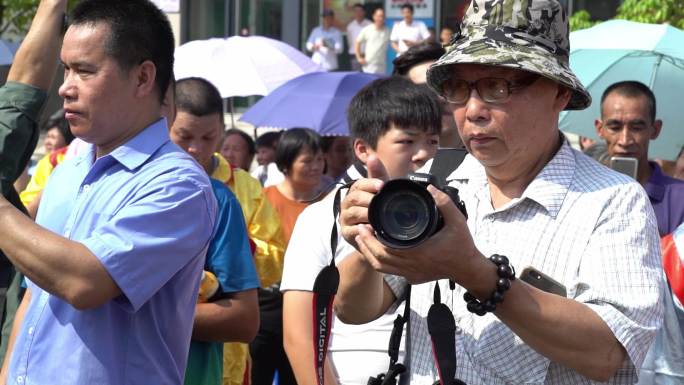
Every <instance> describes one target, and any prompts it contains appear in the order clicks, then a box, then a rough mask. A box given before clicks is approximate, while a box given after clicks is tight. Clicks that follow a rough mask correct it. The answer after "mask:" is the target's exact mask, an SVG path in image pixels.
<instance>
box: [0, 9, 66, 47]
mask: <svg viewBox="0 0 684 385" xmlns="http://www.w3.org/2000/svg"><path fill="white" fill-rule="evenodd" d="M77 2H78V0H69V3H68V5H69V9H71V8H73V7H74V5H76V3H77ZM39 3H40V0H0V37H2V38H7V37H13V38H14V39H15V40H16V39H21V38H23V36H24V35H26V32H28V29H29V27H30V26H31V20H33V16H34V15H35V14H36V9H38V4H39Z"/></svg>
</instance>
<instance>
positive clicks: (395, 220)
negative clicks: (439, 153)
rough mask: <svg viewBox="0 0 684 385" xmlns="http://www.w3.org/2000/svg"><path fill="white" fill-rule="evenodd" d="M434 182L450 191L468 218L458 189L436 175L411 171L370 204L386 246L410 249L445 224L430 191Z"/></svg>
mask: <svg viewBox="0 0 684 385" xmlns="http://www.w3.org/2000/svg"><path fill="white" fill-rule="evenodd" d="M428 185H433V186H435V187H436V188H438V189H439V190H441V191H443V192H444V193H446V194H447V195H448V196H449V197H450V198H451V200H452V202H454V204H455V205H456V207H458V209H459V210H460V211H461V213H463V215H464V216H465V217H466V218H467V217H468V214H467V213H466V208H465V204H464V203H463V202H462V201H461V198H460V197H459V195H458V189H456V188H454V187H449V186H447V185H446V183H445V182H442V181H441V180H439V178H437V177H436V176H435V175H433V174H423V173H411V174H409V175H407V176H406V177H405V178H401V179H393V180H390V181H388V182H386V183H385V185H384V186H383V187H382V189H381V190H380V191H379V192H378V193H377V194H376V195H375V196H374V197H373V199H372V200H371V202H370V206H369V207H368V221H369V222H370V224H371V226H373V230H375V235H376V237H377V238H378V240H379V241H380V242H382V243H383V244H384V245H385V246H388V247H391V248H393V249H408V248H412V247H415V246H418V245H419V244H421V243H422V242H423V241H425V240H426V239H428V238H430V237H431V236H432V235H433V234H435V233H436V232H438V231H439V230H440V229H441V228H442V227H443V226H444V218H443V217H442V214H441V213H440V212H439V209H438V208H437V205H436V203H435V200H434V198H432V195H431V194H430V192H429V191H428V190H427V186H428Z"/></svg>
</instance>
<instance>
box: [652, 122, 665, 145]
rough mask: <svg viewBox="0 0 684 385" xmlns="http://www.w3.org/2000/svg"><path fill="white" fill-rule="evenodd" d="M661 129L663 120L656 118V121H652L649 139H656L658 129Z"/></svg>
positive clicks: (658, 132) (658, 133)
mask: <svg viewBox="0 0 684 385" xmlns="http://www.w3.org/2000/svg"><path fill="white" fill-rule="evenodd" d="M662 129H663V121H662V120H660V119H656V121H655V122H653V132H652V133H651V140H656V139H658V135H660V131H661V130H662Z"/></svg>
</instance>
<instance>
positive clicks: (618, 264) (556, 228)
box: [386, 142, 663, 385]
mask: <svg viewBox="0 0 684 385" xmlns="http://www.w3.org/2000/svg"><path fill="white" fill-rule="evenodd" d="M448 182H449V184H450V185H451V186H453V187H457V188H458V189H459V190H460V191H459V192H460V196H461V198H462V199H463V201H464V202H465V203H466V207H467V210H468V227H469V228H470V231H471V234H472V236H473V239H474V241H475V245H476V246H477V248H478V249H479V250H480V252H482V254H484V255H486V256H488V255H491V254H495V253H496V254H502V255H506V256H508V258H509V259H510V260H511V264H512V265H513V266H515V267H517V268H518V271H522V270H523V268H525V267H527V266H532V267H534V268H536V269H537V270H539V271H542V272H543V273H545V274H547V275H548V276H550V277H551V278H553V279H555V280H556V281H558V282H560V283H562V284H563V285H564V286H565V287H566V288H567V296H568V297H569V298H573V299H574V300H576V301H578V302H581V303H584V304H586V305H587V306H589V307H590V308H591V309H592V310H594V311H595V312H596V313H597V314H598V315H599V317H601V319H603V320H604V321H605V323H606V324H607V325H608V326H609V327H610V329H611V330H612V331H613V333H614V335H615V337H616V338H617V339H618V340H619V341H620V343H621V344H622V345H623V346H624V347H625V349H626V351H627V353H628V359H626V360H625V362H624V363H623V365H622V367H621V368H620V369H619V370H618V372H617V374H616V375H615V376H614V377H613V378H612V379H611V380H610V381H609V382H607V383H608V384H633V383H634V382H636V373H637V371H636V369H635V367H637V368H638V367H640V366H641V363H642V361H643V359H644V356H645V354H646V352H647V350H648V348H649V345H650V344H651V342H652V340H653V337H654V335H655V330H656V329H657V328H658V327H659V325H660V322H661V321H660V320H661V318H662V314H663V309H662V304H661V301H660V295H661V288H662V277H661V276H662V269H661V268H660V264H659V262H660V249H659V238H658V228H657V224H656V219H655V216H654V213H653V209H652V208H651V205H650V204H649V200H648V196H647V195H646V193H645V192H644V190H643V188H642V187H641V186H640V185H639V184H637V183H636V182H635V181H633V180H631V179H629V178H627V177H625V176H622V175H621V174H618V173H616V172H613V171H612V170H610V169H608V168H607V167H604V166H602V165H600V164H599V163H597V162H595V161H594V160H592V159H590V158H588V157H586V156H585V155H583V154H581V153H579V152H577V151H575V150H573V149H572V148H570V146H569V144H568V143H567V142H565V143H564V144H563V145H562V146H561V148H560V149H559V151H558V152H557V154H556V155H555V156H554V158H553V159H552V160H551V161H550V162H549V163H548V164H547V165H546V166H545V167H544V169H543V170H542V171H541V172H540V173H539V175H537V177H536V178H535V179H534V180H533V181H532V182H531V183H530V185H529V186H528V187H527V188H526V189H525V191H524V192H523V194H522V196H521V197H520V198H516V199H513V200H512V201H511V202H509V203H508V204H506V205H505V206H503V207H501V208H499V209H494V208H493V207H492V204H491V197H490V193H489V187H488V182H487V178H486V175H485V171H484V167H483V166H481V165H480V163H479V162H477V160H476V159H475V158H473V157H471V156H468V157H467V158H466V160H465V161H464V163H463V164H462V166H461V167H459V168H458V169H457V170H456V171H454V172H453V173H452V174H451V175H450V177H449V178H448ZM386 281H387V282H388V284H389V286H390V287H391V288H392V290H393V291H394V293H395V294H396V295H397V297H398V298H401V297H402V293H404V290H405V287H406V283H405V281H404V280H403V279H401V278H398V277H393V276H387V277H386ZM434 284H435V283H434V282H432V283H425V284H421V285H415V286H413V288H412V292H411V309H412V312H411V325H410V334H409V335H410V341H409V347H408V350H409V352H410V353H409V355H410V359H409V368H410V369H409V376H410V383H411V384H412V385H415V384H418V385H420V384H426V385H427V384H430V385H431V384H432V383H433V382H434V381H435V380H436V379H438V374H437V368H436V367H435V365H434V360H433V356H432V346H431V344H430V338H429V334H428V330H427V322H426V319H427V313H428V309H429V308H430V305H431V304H432V293H433V289H434ZM439 284H440V288H441V291H442V293H443V295H442V298H444V303H445V304H447V306H449V307H450V308H451V309H452V312H453V314H454V318H455V319H456V325H457V336H456V351H457V377H458V378H459V379H461V380H463V381H465V382H466V383H467V384H468V385H497V384H522V383H525V384H573V385H575V384H591V383H592V381H590V380H588V379H587V378H585V377H583V376H581V375H580V374H579V373H577V372H576V371H574V370H572V369H569V368H566V367H564V366H562V365H560V364H557V363H554V362H551V361H550V360H549V359H547V358H545V357H543V356H542V355H540V354H539V353H537V352H536V351H535V350H533V349H532V348H531V347H529V346H528V345H526V344H525V343H524V342H523V341H522V340H521V339H520V338H519V337H518V336H516V335H515V334H514V333H513V332H512V331H511V330H510V329H509V328H508V327H507V326H506V325H505V324H504V323H502V322H501V321H500V320H499V319H498V318H497V317H496V316H494V315H493V314H491V313H489V314H487V315H485V316H484V317H478V316H475V315H473V314H471V313H469V312H468V310H467V309H466V306H465V302H464V301H463V299H462V298H463V293H464V289H463V288H461V287H459V286H457V287H456V290H454V291H453V292H452V291H451V290H449V289H448V282H446V281H440V282H439ZM409 376H404V378H402V382H403V383H407V380H408V378H407V377H409Z"/></svg>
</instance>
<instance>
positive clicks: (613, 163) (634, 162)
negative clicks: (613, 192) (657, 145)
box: [610, 156, 639, 179]
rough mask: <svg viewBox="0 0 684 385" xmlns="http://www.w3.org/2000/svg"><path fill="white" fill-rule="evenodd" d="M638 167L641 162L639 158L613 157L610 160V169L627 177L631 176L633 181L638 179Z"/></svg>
mask: <svg viewBox="0 0 684 385" xmlns="http://www.w3.org/2000/svg"><path fill="white" fill-rule="evenodd" d="M638 167H639V160H638V159H637V158H628V157H623V156H613V157H611V158H610V168H612V169H613V170H615V171H617V172H620V173H623V174H625V175H627V176H631V177H632V179H636V178H637V170H638Z"/></svg>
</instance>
